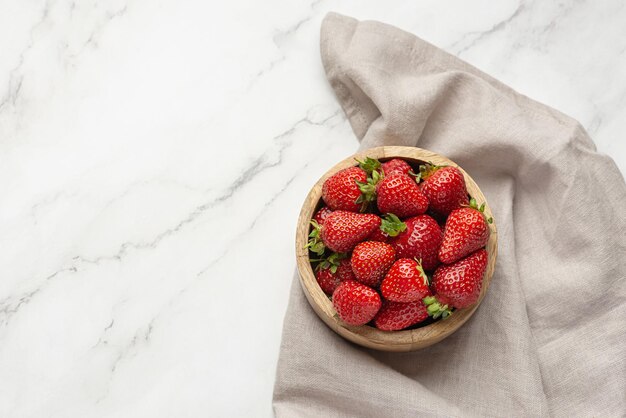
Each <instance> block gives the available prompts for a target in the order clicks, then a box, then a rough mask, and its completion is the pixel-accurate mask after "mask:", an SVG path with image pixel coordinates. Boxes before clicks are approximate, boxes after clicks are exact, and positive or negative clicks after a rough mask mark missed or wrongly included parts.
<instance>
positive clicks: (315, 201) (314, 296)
mask: <svg viewBox="0 0 626 418" xmlns="http://www.w3.org/2000/svg"><path fill="white" fill-rule="evenodd" d="M365 157H372V158H378V159H381V160H384V159H390V158H394V157H399V158H403V159H406V160H408V161H413V162H430V163H433V164H436V165H451V166H455V167H458V168H459V170H460V171H461V173H463V176H464V177H465V182H466V185H467V191H468V192H469V194H470V196H472V197H474V198H475V199H476V200H477V201H478V203H479V204H480V203H482V202H485V215H486V216H487V217H493V214H492V213H491V208H490V207H489V203H488V202H487V200H486V199H485V196H484V195H483V193H482V192H481V191H480V188H479V187H478V185H477V184H476V183H475V182H474V180H473V179H472V178H471V177H470V176H469V175H468V174H467V173H466V172H465V171H464V170H463V169H462V168H461V167H459V166H458V165H457V164H456V163H454V162H453V161H451V160H449V159H447V158H445V157H443V156H441V155H439V154H435V153H433V152H430V151H427V150H424V149H421V148H415V147H391V146H387V147H377V148H371V149H368V150H366V151H362V152H360V153H357V154H355V155H353V156H351V157H349V158H346V159H345V160H343V161H341V162H340V163H339V164H337V165H335V166H334V167H333V168H331V169H330V170H328V172H326V174H324V175H323V176H322V178H320V179H319V181H318V182H317V183H316V184H315V185H314V186H313V188H312V189H311V191H310V192H309V194H308V196H307V197H306V199H305V201H304V204H303V205H302V210H301V211H300V217H299V218H298V228H297V231H296V260H297V266H298V272H299V277H300V284H301V285H302V289H303V291H304V294H305V295H306V298H307V300H308V301H309V303H310V304H311V306H312V307H313V309H314V311H315V313H316V314H317V315H318V316H319V317H320V318H321V319H322V320H323V321H324V322H325V323H326V324H327V325H328V326H329V327H330V328H331V329H333V330H334V331H335V332H336V333H338V334H339V335H341V336H342V337H344V338H346V339H348V340H350V341H352V342H354V343H356V344H359V345H362V346H364V347H369V348H373V349H376V350H383V351H412V350H417V349H420V348H424V347H428V346H429V345H432V344H435V343H437V342H439V341H441V340H443V339H444V338H446V337H447V336H449V335H450V334H452V333H453V332H454V331H456V330H457V329H459V328H460V327H461V326H462V325H463V324H464V323H465V322H466V321H467V320H468V319H469V318H470V317H471V316H472V314H473V313H474V312H475V311H476V309H477V308H478V306H479V305H480V303H481V301H482V300H483V298H484V297H485V294H486V293H487V290H488V289H489V284H490V283H491V278H492V276H493V272H494V269H495V265H496V258H497V253H498V234H497V229H496V222H495V219H494V222H493V223H492V224H490V228H491V235H490V238H489V242H488V243H487V247H486V249H487V253H488V254H489V260H488V264H487V270H486V272H485V276H484V278H483V286H482V290H481V293H480V297H479V299H478V302H476V303H475V304H474V305H472V306H469V307H467V308H464V309H459V310H456V311H455V312H454V313H453V315H452V316H450V317H449V318H447V319H446V320H439V321H437V322H434V323H432V324H430V325H428V326H425V327H422V328H417V329H413V330H405V331H393V332H389V331H381V330H379V329H376V328H373V327H370V326H367V325H364V326H360V327H353V326H350V325H347V324H345V323H343V322H342V321H341V320H340V319H339V317H338V316H337V313H336V312H335V309H334V307H333V304H332V302H331V300H330V299H329V298H328V296H326V294H325V293H324V292H323V291H322V289H321V288H320V287H319V285H318V284H317V281H316V280H315V274H314V272H313V269H312V267H311V263H310V262H309V252H308V250H307V249H306V248H305V246H306V244H307V241H308V235H309V232H310V224H309V221H310V220H311V218H312V217H313V214H314V212H315V210H316V209H317V208H318V207H319V206H320V200H321V197H322V185H323V184H324V181H325V180H326V179H327V178H328V177H330V176H332V175H333V174H335V173H337V172H338V171H340V170H343V169H345V168H348V167H351V166H354V165H356V163H355V158H356V159H359V160H361V159H363V158H365Z"/></svg>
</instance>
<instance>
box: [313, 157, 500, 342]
mask: <svg viewBox="0 0 626 418" xmlns="http://www.w3.org/2000/svg"><path fill="white" fill-rule="evenodd" d="M357 162H358V163H359V165H358V166H355V167H350V168H347V169H345V170H342V171H340V172H338V173H336V174H335V175H333V176H332V177H330V178H328V179H327V180H326V182H325V183H324V185H323V189H322V198H323V200H324V203H325V204H326V206H323V207H322V208H321V209H319V210H318V211H317V212H316V213H315V215H314V217H313V219H312V220H311V225H312V229H311V233H310V235H309V243H308V245H307V247H308V248H309V250H310V255H311V263H313V266H314V268H315V272H316V278H317V282H318V283H319V285H320V287H321V289H322V290H323V291H324V292H325V293H326V294H327V295H329V296H332V301H333V305H334V307H335V309H336V311H337V314H338V315H339V317H340V318H341V320H342V321H343V322H345V323H346V324H349V325H354V326H358V325H364V324H368V323H371V325H373V326H375V327H377V328H379V329H381V330H385V331H395V330H401V329H405V328H408V327H411V326H414V325H416V324H419V323H422V322H424V321H426V320H427V319H428V318H429V317H432V319H437V318H440V317H441V318H446V317H447V316H449V315H450V314H451V313H452V311H453V310H454V309H455V308H457V309H460V308H464V307H467V306H470V305H472V304H474V303H475V302H476V301H477V300H478V297H479V295H480V290H481V286H482V280H483V275H484V273H485V269H486V267H487V251H485V249H484V247H485V245H486V244H487V241H488V240H489V225H488V223H491V219H486V217H485V215H484V214H483V211H484V206H485V205H484V203H483V204H482V206H481V207H478V205H477V204H476V201H475V200H474V199H472V198H470V197H469V196H468V193H467V189H466V186H465V179H464V178H463V175H462V174H461V172H460V171H459V170H458V169H457V168H456V167H451V166H435V165H432V164H423V165H420V166H419V170H416V171H418V173H415V172H414V169H413V167H411V165H409V163H407V162H406V161H404V160H401V159H397V158H396V159H392V160H390V161H387V162H385V163H382V164H381V162H380V161H378V160H376V159H372V158H366V159H365V160H364V161H357ZM432 319H431V321H432Z"/></svg>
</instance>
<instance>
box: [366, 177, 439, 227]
mask: <svg viewBox="0 0 626 418" xmlns="http://www.w3.org/2000/svg"><path fill="white" fill-rule="evenodd" d="M377 193H378V198H377V203H378V210H380V211H381V212H382V213H393V214H395V215H397V216H399V217H400V218H408V217H410V216H417V215H421V214H422V213H424V212H426V209H428V199H427V198H426V196H424V194H423V193H422V192H421V191H420V188H419V186H418V185H417V183H416V182H415V180H413V179H412V178H411V177H409V176H406V175H404V174H392V175H391V176H387V177H385V178H384V179H383V180H382V181H381V182H380V183H379V184H378V189H377Z"/></svg>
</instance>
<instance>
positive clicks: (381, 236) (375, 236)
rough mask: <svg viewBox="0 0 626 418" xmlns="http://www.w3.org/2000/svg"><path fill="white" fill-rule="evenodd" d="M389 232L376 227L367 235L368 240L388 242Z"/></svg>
mask: <svg viewBox="0 0 626 418" xmlns="http://www.w3.org/2000/svg"><path fill="white" fill-rule="evenodd" d="M389 238H390V237H389V234H388V233H386V232H385V231H383V230H382V229H380V228H378V229H376V230H375V231H374V232H372V233H371V234H370V235H369V236H368V237H367V240H368V241H378V242H389Z"/></svg>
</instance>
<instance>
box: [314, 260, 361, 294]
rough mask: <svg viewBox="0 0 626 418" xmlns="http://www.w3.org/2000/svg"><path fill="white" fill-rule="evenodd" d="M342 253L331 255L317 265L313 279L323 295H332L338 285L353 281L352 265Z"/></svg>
mask: <svg viewBox="0 0 626 418" xmlns="http://www.w3.org/2000/svg"><path fill="white" fill-rule="evenodd" d="M346 257H347V255H346V254H344V253H333V254H332V255H331V256H330V257H328V258H327V259H324V260H322V262H321V263H319V264H318V265H317V268H316V274H315V278H316V279H317V283H318V284H319V285H320V287H321V288H322V290H323V291H324V293H326V294H327V295H332V294H333V292H334V291H335V289H336V288H337V286H339V283H341V282H345V281H346V280H354V273H353V272H352V265H351V264H350V260H349V259H348V258H346Z"/></svg>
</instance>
